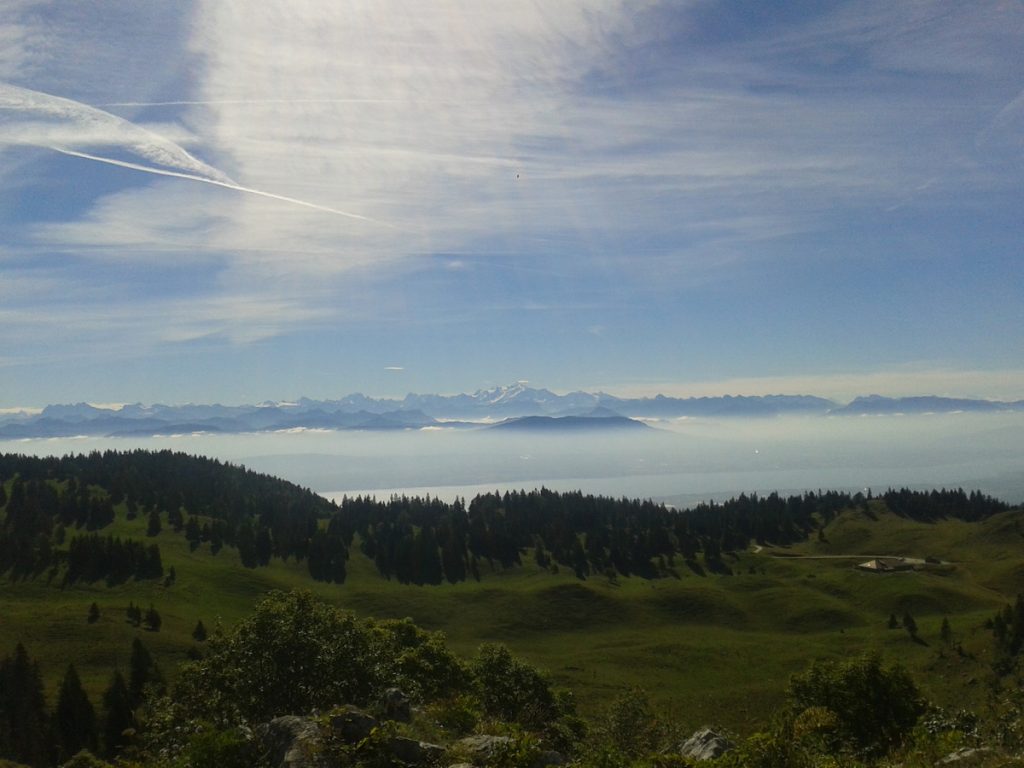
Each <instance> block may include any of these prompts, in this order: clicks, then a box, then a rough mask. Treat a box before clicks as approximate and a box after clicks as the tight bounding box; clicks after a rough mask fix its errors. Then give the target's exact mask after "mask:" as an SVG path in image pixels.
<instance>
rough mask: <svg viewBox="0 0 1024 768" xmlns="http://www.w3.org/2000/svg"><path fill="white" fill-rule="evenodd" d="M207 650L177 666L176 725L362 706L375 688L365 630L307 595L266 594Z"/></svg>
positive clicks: (376, 675)
mask: <svg viewBox="0 0 1024 768" xmlns="http://www.w3.org/2000/svg"><path fill="white" fill-rule="evenodd" d="M207 645H208V649H207V653H206V655H205V656H204V657H203V658H202V659H200V660H198V661H195V662H192V663H188V664H185V665H184V666H183V667H182V672H181V676H180V678H179V680H178V684H177V686H175V690H174V695H173V699H174V702H175V704H176V706H177V708H178V709H179V716H180V717H182V718H184V719H200V720H209V721H210V722H212V723H215V724H220V725H223V726H227V727H230V726H232V725H236V724H239V723H246V722H248V723H254V722H260V721H263V720H269V719H271V718H273V717H275V716H276V715H284V714H293V713H296V712H309V711H311V710H313V709H328V708H330V707H332V706H334V705H337V704H342V703H354V704H363V703H365V702H367V701H368V700H369V699H370V698H371V697H372V696H373V695H374V694H376V693H377V692H378V691H379V690H380V689H381V687H382V683H383V678H382V670H381V666H382V660H381V659H380V658H379V657H378V656H377V655H376V653H375V651H376V650H377V649H376V648H375V646H374V644H373V642H372V637H371V635H370V633H369V632H368V631H367V629H366V628H365V627H364V626H363V625H362V624H360V623H359V622H358V621H357V620H356V619H355V618H354V617H353V616H352V615H351V614H349V613H346V612H344V611H341V610H338V609H337V608H333V607H331V606H329V605H326V604H324V603H321V602H319V601H318V600H316V599H315V598H314V597H313V595H312V594H311V593H309V592H289V593H283V592H271V593H270V594H269V595H268V596H267V597H266V598H265V599H264V600H262V601H261V602H260V603H259V604H257V606H256V609H255V611H254V613H253V614H252V616H250V617H249V618H247V619H244V620H243V621H242V622H241V623H239V624H238V625H237V626H236V627H235V628H234V629H233V630H232V631H231V632H230V633H228V634H217V635H214V636H213V637H212V638H210V640H209V641H208V643H207Z"/></svg>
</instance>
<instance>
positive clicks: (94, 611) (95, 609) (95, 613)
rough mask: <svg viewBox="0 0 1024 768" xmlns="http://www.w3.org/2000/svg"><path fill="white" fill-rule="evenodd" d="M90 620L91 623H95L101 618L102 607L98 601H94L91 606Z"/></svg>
mask: <svg viewBox="0 0 1024 768" xmlns="http://www.w3.org/2000/svg"><path fill="white" fill-rule="evenodd" d="M88 620H89V623H90V624H95V623H96V622H97V621H99V620H100V607H99V606H98V605H96V603H93V604H92V605H90V606H89V619H88Z"/></svg>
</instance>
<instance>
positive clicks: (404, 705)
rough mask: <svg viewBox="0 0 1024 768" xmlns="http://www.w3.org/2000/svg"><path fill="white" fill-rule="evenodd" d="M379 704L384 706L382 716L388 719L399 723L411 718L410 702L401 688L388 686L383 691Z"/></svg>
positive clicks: (406, 721) (408, 720)
mask: <svg viewBox="0 0 1024 768" xmlns="http://www.w3.org/2000/svg"><path fill="white" fill-rule="evenodd" d="M381 704H382V705H383V707H384V717H386V718H387V719H388V720H397V721H398V722H400V723H408V722H410V721H411V720H412V702H411V701H409V697H408V696H406V695H405V693H404V692H403V691H402V689H401V688H388V689H387V690H386V691H384V695H383V696H382V697H381Z"/></svg>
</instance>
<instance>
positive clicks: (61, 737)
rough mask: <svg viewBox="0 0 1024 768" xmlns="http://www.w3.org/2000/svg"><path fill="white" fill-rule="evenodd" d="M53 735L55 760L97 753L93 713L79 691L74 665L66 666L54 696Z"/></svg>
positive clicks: (86, 697) (89, 704)
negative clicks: (55, 707)
mask: <svg viewBox="0 0 1024 768" xmlns="http://www.w3.org/2000/svg"><path fill="white" fill-rule="evenodd" d="M54 731H55V734H54V735H55V737H56V742H57V752H58V760H60V761H62V762H63V761H65V760H68V759H69V758H71V757H72V756H73V755H74V754H75V753H77V752H78V751H79V750H81V749H88V750H89V751H90V752H96V751H97V733H96V710H94V709H93V706H92V704H91V703H90V701H89V697H88V696H87V695H86V693H85V690H84V689H83V688H82V682H81V680H79V678H78V672H77V671H76V670H75V665H74V664H69V665H68V669H67V672H65V673H64V680H63V681H62V682H61V684H60V693H59V694H58V696H57V709H56V710H55V711H54Z"/></svg>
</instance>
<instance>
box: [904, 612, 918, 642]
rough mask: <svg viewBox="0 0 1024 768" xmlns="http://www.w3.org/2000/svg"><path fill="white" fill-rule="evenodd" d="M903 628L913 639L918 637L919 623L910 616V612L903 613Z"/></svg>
mask: <svg viewBox="0 0 1024 768" xmlns="http://www.w3.org/2000/svg"><path fill="white" fill-rule="evenodd" d="M903 628H904V629H905V630H907V634H908V635H910V636H911V637H917V622H916V621H915V620H914V617H913V616H911V615H910V611H905V612H904V613H903Z"/></svg>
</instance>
